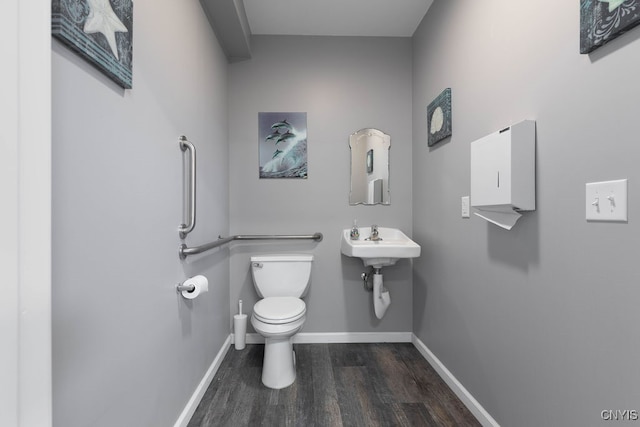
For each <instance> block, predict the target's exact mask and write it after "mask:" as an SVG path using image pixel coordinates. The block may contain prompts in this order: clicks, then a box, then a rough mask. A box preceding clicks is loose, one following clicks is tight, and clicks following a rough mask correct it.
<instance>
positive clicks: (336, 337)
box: [231, 332, 413, 344]
mask: <svg viewBox="0 0 640 427" xmlns="http://www.w3.org/2000/svg"><path fill="white" fill-rule="evenodd" d="M412 337H413V334H412V333H411V332H326V333H325V332H306V333H305V332H300V333H298V334H296V335H294V336H293V343H294V344H329V343H331V344H333V343H377V342H411V340H412ZM231 342H232V343H235V337H234V335H233V334H231ZM245 343H247V344H264V337H263V336H261V335H260V334H255V333H253V334H247V335H246V337H245Z"/></svg>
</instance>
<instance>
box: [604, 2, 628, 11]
mask: <svg viewBox="0 0 640 427" xmlns="http://www.w3.org/2000/svg"><path fill="white" fill-rule="evenodd" d="M598 1H601V2H602V3H609V12H613V11H614V10H616V8H618V6H620V5H621V4H622V3H624V1H625V0H598Z"/></svg>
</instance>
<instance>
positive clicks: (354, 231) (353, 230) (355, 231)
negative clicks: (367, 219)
mask: <svg viewBox="0 0 640 427" xmlns="http://www.w3.org/2000/svg"><path fill="white" fill-rule="evenodd" d="M349 237H351V240H358V239H360V231H358V221H357V220H355V219H354V220H353V227H351V233H349Z"/></svg>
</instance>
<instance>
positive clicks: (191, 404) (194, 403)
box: [173, 335, 231, 427]
mask: <svg viewBox="0 0 640 427" xmlns="http://www.w3.org/2000/svg"><path fill="white" fill-rule="evenodd" d="M230 346H231V335H229V336H228V337H227V339H226V340H225V342H224V344H222V348H220V351H219V352H218V354H217V355H216V357H215V359H213V362H211V366H209V369H208V370H207V372H206V373H205V374H204V377H202V381H200V384H198V387H196V390H195V391H194V392H193V395H191V399H189V401H188V402H187V406H185V407H184V409H183V410H182V413H181V414H180V416H179V417H178V420H177V421H176V423H175V424H174V425H173V427H187V424H189V421H190V420H191V417H192V416H193V413H194V412H196V408H197V407H198V404H199V403H200V400H202V396H204V393H205V392H206V391H207V388H209V384H211V381H212V380H213V377H214V376H215V375H216V372H218V368H219V367H220V364H222V360H223V359H224V356H225V355H226V354H227V350H229V347H230Z"/></svg>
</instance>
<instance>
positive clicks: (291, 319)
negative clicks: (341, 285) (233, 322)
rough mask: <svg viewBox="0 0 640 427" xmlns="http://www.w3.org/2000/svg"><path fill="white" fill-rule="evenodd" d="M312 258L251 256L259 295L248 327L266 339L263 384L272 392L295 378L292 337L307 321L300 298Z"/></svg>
mask: <svg viewBox="0 0 640 427" xmlns="http://www.w3.org/2000/svg"><path fill="white" fill-rule="evenodd" d="M312 260H313V257H312V256H311V255H277V256H275V255H267V256H261V257H251V271H252V276H253V281H254V285H255V287H256V291H257V292H258V294H259V295H260V296H261V297H263V299H261V300H259V301H258V302H257V303H256V304H255V305H254V307H253V313H252V315H251V325H252V326H253V328H254V329H255V330H256V332H257V333H259V334H260V335H262V336H263V337H264V338H265V347H264V360H263V364H262V383H263V384H264V385H265V386H267V387H269V388H273V389H281V388H285V387H288V386H290V385H291V384H293V382H294V381H295V379H296V362H295V354H294V352H293V344H292V338H293V336H294V335H295V334H296V333H297V332H298V331H299V330H300V329H301V328H302V326H303V324H304V322H305V320H306V312H307V307H306V304H305V302H304V301H303V300H302V299H301V298H300V297H302V296H304V295H305V294H306V292H307V290H308V287H309V282H310V280H309V279H310V275H311V262H312Z"/></svg>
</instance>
